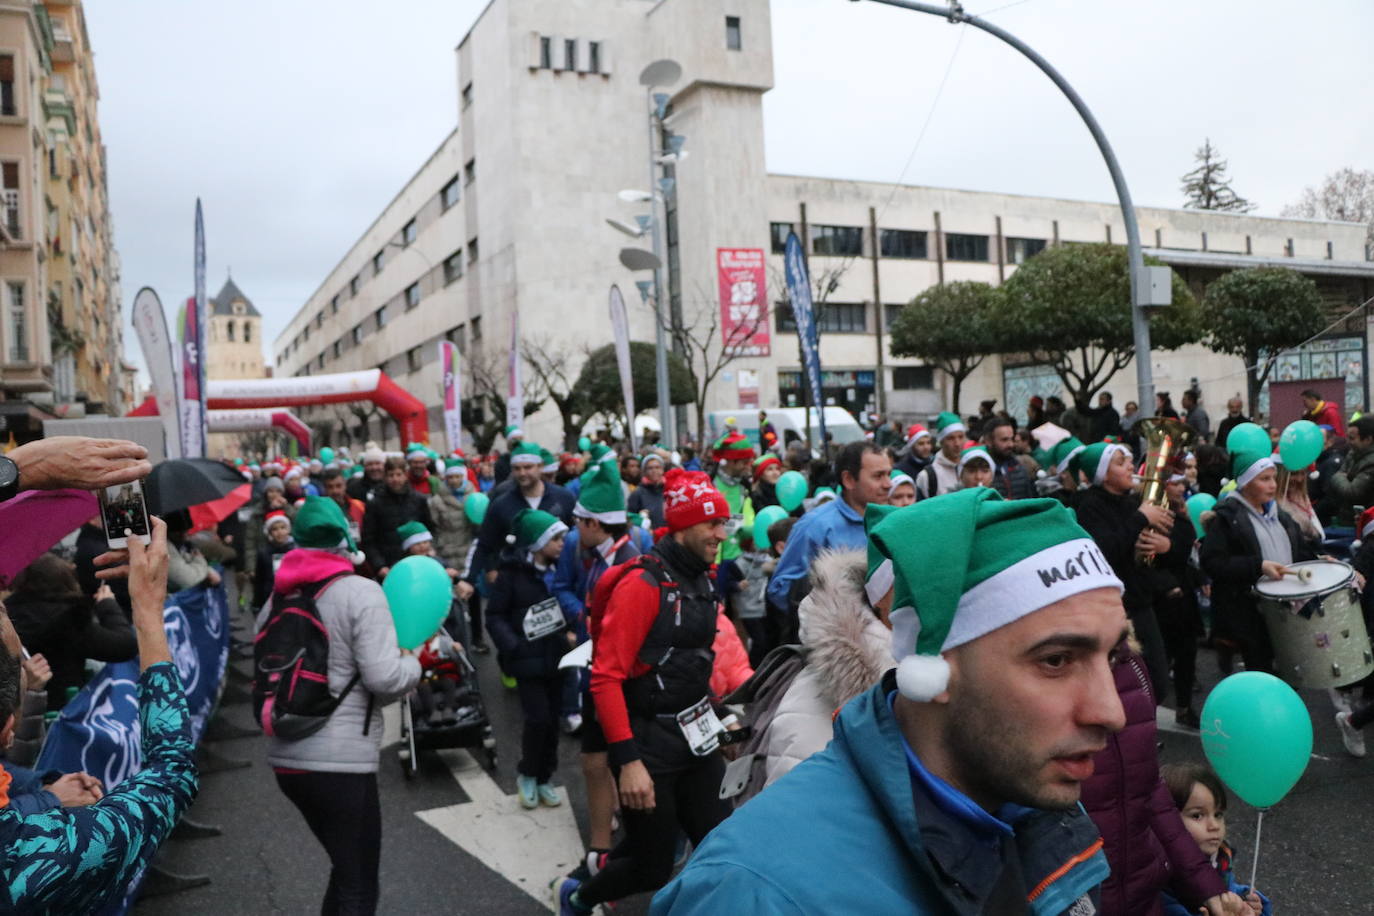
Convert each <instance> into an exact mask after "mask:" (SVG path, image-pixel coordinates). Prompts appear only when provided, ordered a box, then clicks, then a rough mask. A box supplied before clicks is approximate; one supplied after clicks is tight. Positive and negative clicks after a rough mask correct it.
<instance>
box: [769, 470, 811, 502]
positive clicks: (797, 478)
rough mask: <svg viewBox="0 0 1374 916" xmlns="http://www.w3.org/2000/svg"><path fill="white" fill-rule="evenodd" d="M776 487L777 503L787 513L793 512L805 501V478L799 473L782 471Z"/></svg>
mask: <svg viewBox="0 0 1374 916" xmlns="http://www.w3.org/2000/svg"><path fill="white" fill-rule="evenodd" d="M776 487H777V493H778V502H779V503H780V504H781V505H782V507H783V508H784V509H786V510H787V511H788V512H791V511H793V510H795V509H796V508H797V507H798V506H800V505H801V504H802V500H803V499H806V478H805V477H803V476H802V474H801V472H800V471H784V472H783V475H782V476H781V477H779V478H778V482H777V484H776Z"/></svg>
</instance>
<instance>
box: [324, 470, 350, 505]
mask: <svg viewBox="0 0 1374 916" xmlns="http://www.w3.org/2000/svg"><path fill="white" fill-rule="evenodd" d="M345 487H346V483H345V481H344V479H343V475H339V476H338V477H331V478H329V479H328V480H326V481H325V482H324V495H325V496H328V497H329V498H330V499H332V500H334V502H336V503H338V504H339V505H341V506H342V505H345V504H346V503H347V502H348V496H347V494H346V493H345Z"/></svg>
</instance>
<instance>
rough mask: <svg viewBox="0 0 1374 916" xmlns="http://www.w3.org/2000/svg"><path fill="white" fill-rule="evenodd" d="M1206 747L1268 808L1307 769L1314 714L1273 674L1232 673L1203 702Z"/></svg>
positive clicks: (1237, 786)
mask: <svg viewBox="0 0 1374 916" xmlns="http://www.w3.org/2000/svg"><path fill="white" fill-rule="evenodd" d="M1227 442H1228V443H1229V442H1230V437H1227ZM1202 751H1203V753H1205V754H1206V755H1207V759H1208V760H1209V761H1211V763H1212V767H1213V769H1215V770H1216V771H1217V775H1218V776H1220V777H1221V781H1222V782H1224V783H1226V785H1227V786H1229V787H1230V788H1231V791H1233V792H1235V793H1236V794H1237V795H1239V796H1240V797H1241V798H1242V799H1244V800H1245V801H1246V803H1247V804H1250V805H1252V806H1254V807H1256V808H1268V807H1270V806H1271V805H1273V804H1275V803H1277V802H1278V801H1279V800H1281V799H1282V798H1283V797H1284V796H1285V795H1287V794H1288V792H1289V791H1290V790H1291V789H1292V788H1293V786H1295V785H1297V783H1298V780H1299V779H1300V778H1301V777H1302V774H1303V771H1304V770H1306V769H1307V761H1308V758H1309V757H1310V756H1311V754H1312V719H1311V717H1310V716H1309V715H1308V714H1307V707H1306V706H1305V705H1303V702H1302V699H1301V698H1300V697H1299V696H1298V695H1297V693H1296V692H1295V691H1294V690H1293V688H1292V687H1289V686H1288V685H1287V684H1285V683H1284V682H1283V681H1281V680H1279V679H1278V678H1276V677H1274V676H1273V675H1272V674H1265V673H1264V672H1262V671H1245V672H1242V673H1240V674H1233V675H1231V676H1230V677H1228V678H1226V679H1225V680H1223V681H1222V682H1221V683H1220V684H1218V685H1217V686H1216V687H1215V688H1213V690H1212V692H1211V694H1210V695H1209V696H1208V697H1207V702H1206V703H1204V704H1203V706H1202Z"/></svg>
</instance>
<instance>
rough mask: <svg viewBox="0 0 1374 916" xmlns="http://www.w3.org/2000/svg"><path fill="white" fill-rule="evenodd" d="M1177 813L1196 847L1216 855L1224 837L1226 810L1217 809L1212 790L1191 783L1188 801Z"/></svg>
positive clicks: (1198, 783)
mask: <svg viewBox="0 0 1374 916" xmlns="http://www.w3.org/2000/svg"><path fill="white" fill-rule="evenodd" d="M1179 813H1180V814H1182V815H1183V826H1184V827H1187V828H1188V835H1189V836H1191V837H1192V838H1193V840H1194V841H1195V842H1196V843H1197V845H1198V847H1199V848H1200V849H1201V850H1202V851H1203V852H1204V853H1206V854H1207V855H1209V856H1214V855H1216V854H1217V850H1218V849H1220V848H1221V842H1222V840H1225V839H1226V812H1225V811H1218V810H1217V803H1216V799H1214V798H1212V791H1211V790H1210V789H1208V788H1207V787H1206V786H1204V785H1203V784H1202V783H1200V782H1197V783H1193V791H1192V793H1191V794H1190V795H1189V796H1188V803H1187V804H1185V805H1184V806H1183V810H1182V811H1180V812H1179Z"/></svg>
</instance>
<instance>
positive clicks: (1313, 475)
mask: <svg viewBox="0 0 1374 916" xmlns="http://www.w3.org/2000/svg"><path fill="white" fill-rule="evenodd" d="M1321 478H1322V472H1321V471H1311V472H1309V473H1308V475H1307V479H1308V480H1321Z"/></svg>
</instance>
